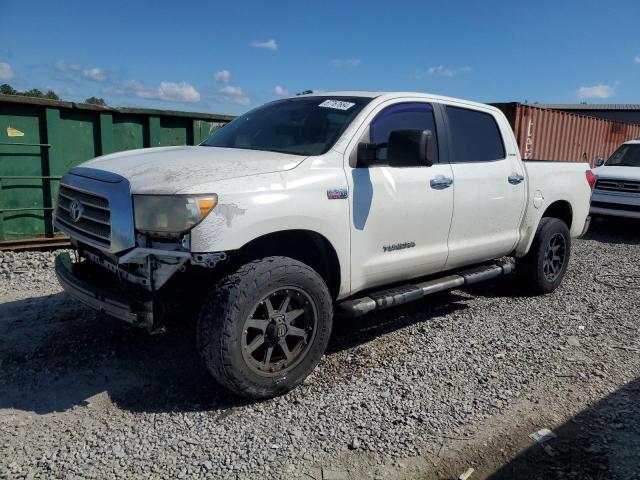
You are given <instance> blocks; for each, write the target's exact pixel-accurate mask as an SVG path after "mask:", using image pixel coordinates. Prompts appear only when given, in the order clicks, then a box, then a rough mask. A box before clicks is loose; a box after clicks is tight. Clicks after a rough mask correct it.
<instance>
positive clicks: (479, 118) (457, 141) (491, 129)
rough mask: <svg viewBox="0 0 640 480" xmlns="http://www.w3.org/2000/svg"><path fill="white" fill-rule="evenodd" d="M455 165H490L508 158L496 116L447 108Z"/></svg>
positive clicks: (464, 109) (463, 109)
mask: <svg viewBox="0 0 640 480" xmlns="http://www.w3.org/2000/svg"><path fill="white" fill-rule="evenodd" d="M447 116H448V118H449V129H450V131H451V144H452V146H453V161H454V162H488V161H491V160H499V159H502V158H505V152H504V144H503V143H502V135H500V130H499V129H498V124H497V123H496V121H495V119H494V118H493V115H489V114H488V113H484V112H478V111H476V110H468V109H466V108H457V107H449V106H447Z"/></svg>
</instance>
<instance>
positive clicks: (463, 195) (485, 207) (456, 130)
mask: <svg viewBox="0 0 640 480" xmlns="http://www.w3.org/2000/svg"><path fill="white" fill-rule="evenodd" d="M445 112H446V119H447V132H448V143H449V153H450V161H451V168H452V173H453V184H454V189H453V191H454V193H453V195H454V196H453V219H452V223H451V231H450V234H449V258H448V259H447V265H446V267H447V268H456V267H460V266H464V265H469V264H472V263H477V262H482V261H485V260H491V259H493V258H497V257H500V256H503V255H507V254H509V253H510V252H511V251H512V249H513V248H514V247H515V245H516V243H517V240H518V238H519V227H520V222H521V218H522V213H523V210H524V203H525V195H526V188H525V179H524V176H525V174H524V171H523V166H522V162H520V161H519V159H518V156H517V151H516V150H515V149H516V148H517V146H516V145H514V142H511V141H510V132H509V129H510V128H511V127H510V126H509V124H508V123H507V122H506V120H504V118H502V117H500V116H494V115H493V114H492V113H491V110H487V111H483V110H480V109H471V108H462V107H460V106H453V105H447V106H446V107H445Z"/></svg>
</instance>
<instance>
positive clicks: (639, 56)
mask: <svg viewBox="0 0 640 480" xmlns="http://www.w3.org/2000/svg"><path fill="white" fill-rule="evenodd" d="M633 63H640V55H636V58H634V59H633Z"/></svg>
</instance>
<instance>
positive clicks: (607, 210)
mask: <svg viewBox="0 0 640 480" xmlns="http://www.w3.org/2000/svg"><path fill="white" fill-rule="evenodd" d="M593 173H595V175H596V178H597V181H596V185H595V189H594V190H593V197H592V198H591V214H592V215H611V216H615V217H628V218H640V140H633V141H631V142H626V143H623V144H622V145H620V147H619V148H618V149H617V150H616V151H615V152H613V155H611V156H610V157H609V159H608V160H607V161H606V162H603V164H602V166H599V167H598V168H596V169H594V171H593Z"/></svg>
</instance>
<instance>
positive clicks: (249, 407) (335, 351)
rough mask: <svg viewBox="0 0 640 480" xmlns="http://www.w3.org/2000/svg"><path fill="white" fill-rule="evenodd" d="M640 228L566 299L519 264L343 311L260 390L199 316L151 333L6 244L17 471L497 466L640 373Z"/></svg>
mask: <svg viewBox="0 0 640 480" xmlns="http://www.w3.org/2000/svg"><path fill="white" fill-rule="evenodd" d="M637 227H638V224H636V223H626V224H624V223H623V224H619V223H612V224H610V223H600V224H598V225H596V228H595V231H594V232H592V233H591V234H590V235H589V236H588V237H587V238H586V239H584V240H579V241H576V242H575V243H574V255H573V258H572V262H571V265H570V267H569V271H568V273H567V276H566V278H565V281H564V283H563V285H562V287H561V288H560V289H559V290H558V291H557V292H555V293H554V294H552V295H547V296H544V297H525V296H521V295H520V294H519V293H518V291H517V290H516V289H515V288H514V286H513V279H512V278H510V277H509V278H505V279H502V280H500V281H497V282H493V283H487V284H481V285H479V286H476V287H474V288H472V289H471V288H469V289H464V290H457V291H454V292H451V293H447V294H440V295H437V296H434V297H431V298H429V299H426V300H424V301H420V302H417V303H414V304H410V305H407V306H404V307H400V308H396V309H393V310H388V311H385V312H381V313H378V314H373V315H369V316H367V317H365V318H362V319H359V320H357V321H354V320H342V319H340V320H338V322H337V323H338V325H337V326H336V329H335V333H334V335H333V338H332V342H331V345H330V348H329V351H328V352H327V354H326V355H325V357H324V358H323V360H322V362H321V364H320V365H319V367H318V368H317V369H316V371H315V372H314V374H313V375H312V376H311V377H310V378H309V379H308V381H306V382H305V384H304V385H303V386H301V387H300V388H298V389H296V390H294V391H293V392H291V393H290V394H288V395H285V396H283V397H280V398H277V399H273V400H269V401H265V402H258V403H247V402H244V401H242V400H239V399H238V398H237V397H234V396H232V395H230V394H228V393H226V392H225V391H223V390H222V389H221V388H219V387H217V386H216V385H215V384H214V383H213V382H212V381H211V380H210V378H209V377H208V375H207V373H206V371H205V369H204V367H203V366H202V364H201V363H200V361H199V359H198V357H197V354H196V350H195V342H194V339H193V331H192V328H187V329H181V330H180V331H178V332H170V333H168V334H165V335H159V336H151V337H149V336H147V335H145V334H143V333H142V332H139V331H136V330H133V329H130V328H128V327H127V326H125V325H121V324H120V323H118V322H116V321H112V320H110V319H108V318H106V317H104V316H101V315H99V314H97V313H94V312H92V311H90V310H88V309H86V308H84V307H82V306H80V305H78V304H77V303H75V302H74V301H72V300H70V299H69V298H68V297H67V296H66V295H65V294H63V293H61V292H60V289H59V288H58V287H57V284H56V282H55V278H54V275H53V273H52V270H51V266H52V259H53V255H54V254H53V253H50V252H49V253H46V252H44V253H42V252H30V253H25V252H22V253H1V252H0V386H1V387H0V478H2V476H4V477H6V478H52V477H57V478H62V477H64V478H125V477H126V478H130V477H136V478H138V477H141V478H151V477H152V478H195V477H202V478H263V477H265V476H267V475H268V476H269V477H270V478H276V479H277V478H316V479H321V478H324V479H328V478H439V477H443V476H444V478H447V476H449V477H450V476H452V475H454V473H453V472H456V473H455V476H457V474H459V473H461V471H457V470H456V469H459V468H462V471H464V469H466V467H465V468H463V466H465V465H467V466H468V465H469V464H472V465H474V466H475V468H476V470H477V472H476V476H474V477H473V479H474V480H475V478H481V476H487V475H489V474H490V473H491V472H492V471H494V470H495V469H497V468H499V467H503V468H505V465H507V466H508V465H509V463H510V462H512V461H513V462H517V461H518V458H517V457H516V455H517V453H518V451H517V450H514V451H510V450H509V449H508V448H506V446H507V444H512V443H513V444H514V445H515V443H514V441H515V440H514V441H512V440H513V438H516V436H517V438H521V437H523V436H524V437H526V433H529V431H527V432H525V433H523V431H522V428H524V429H525V430H526V429H527V428H533V427H534V426H535V425H536V424H537V423H538V422H542V421H545V422H547V421H548V422H555V423H556V424H561V423H562V422H564V421H565V420H567V419H568V418H570V417H572V416H574V415H576V414H578V413H579V411H580V410H583V409H584V408H587V407H589V405H591V404H592V403H593V402H594V401H597V400H602V399H604V398H609V397H610V396H611V395H616V392H618V393H619V392H621V391H624V389H625V388H628V386H629V385H632V382H633V381H635V380H636V379H637V378H638V377H639V376H640V358H639V356H638V353H639V352H640V341H639V338H640V337H639V333H640V332H639V326H638V322H637V312H638V311H639V309H640V295H639V294H638V288H640V280H639V279H640V233H639V232H640V229H638V228H637ZM625 386H627V387H625ZM622 403H623V404H624V405H625V407H624V408H625V409H632V410H633V409H634V408H635V409H636V414H637V409H638V408H639V407H638V404H639V403H640V402H631V403H632V405H631V406H630V405H629V403H630V402H626V403H625V402H622ZM614 405H621V403H620V402H618V403H614ZM620 408H621V407H620ZM632 413H633V412H632ZM634 418H638V416H637V415H636V417H634ZM525 420H526V421H525ZM544 426H547V425H546V424H541V425H539V427H537V428H540V427H544ZM531 431H532V430H531ZM498 432H499V436H498V437H497V438H496V435H497V434H498ZM510 435H513V437H510ZM636 440H637V439H636ZM516 443H517V442H516ZM624 444H625V445H627V447H628V446H629V445H638V448H640V445H639V444H638V443H635V444H634V443H633V442H631V443H629V441H628V440H627V441H626V442H624ZM443 445H446V447H443ZM610 445H611V443H607V442H606V441H605V442H604V443H603V444H602V445H601V448H605V449H606V448H609V446H610ZM616 445H617V447H616V448H624V446H623V447H621V446H620V445H618V444H616ZM524 446H525V447H526V446H527V445H524ZM585 448H586V447H585ZM487 449H490V452H489V451H488V450H487ZM438 453H439V454H440V455H438ZM534 453H535V452H534ZM631 457H634V455H632V456H631ZM440 460H442V462H441V463H440ZM514 465H515V463H514ZM618 465H620V462H618ZM625 465H626V464H624V463H623V464H622V466H623V467H624V466H625ZM634 466H635V468H636V470H635V471H636V472H637V471H640V465H637V464H634ZM514 468H515V467H514ZM549 468H551V467H549ZM576 468H578V467H576ZM594 468H596V467H594ZM621 468H622V467H619V468H618V469H617V470H615V471H613V470H610V471H608V475H607V474H606V473H607V472H605V476H603V477H595V476H594V477H592V478H623V476H622V474H621V473H620V472H625V470H624V468H622V469H621ZM630 468H631V467H630ZM629 471H634V470H629ZM498 473H499V472H498ZM582 473H584V472H582ZM618 474H620V476H618ZM530 477H533V475H530ZM500 478H511V477H507V476H504V477H500ZM523 478H525V477H523ZM567 478H571V475H568V477H567ZM579 478H591V477H590V476H589V475H587V476H584V475H583V476H582V477H579ZM624 478H632V477H624Z"/></svg>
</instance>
